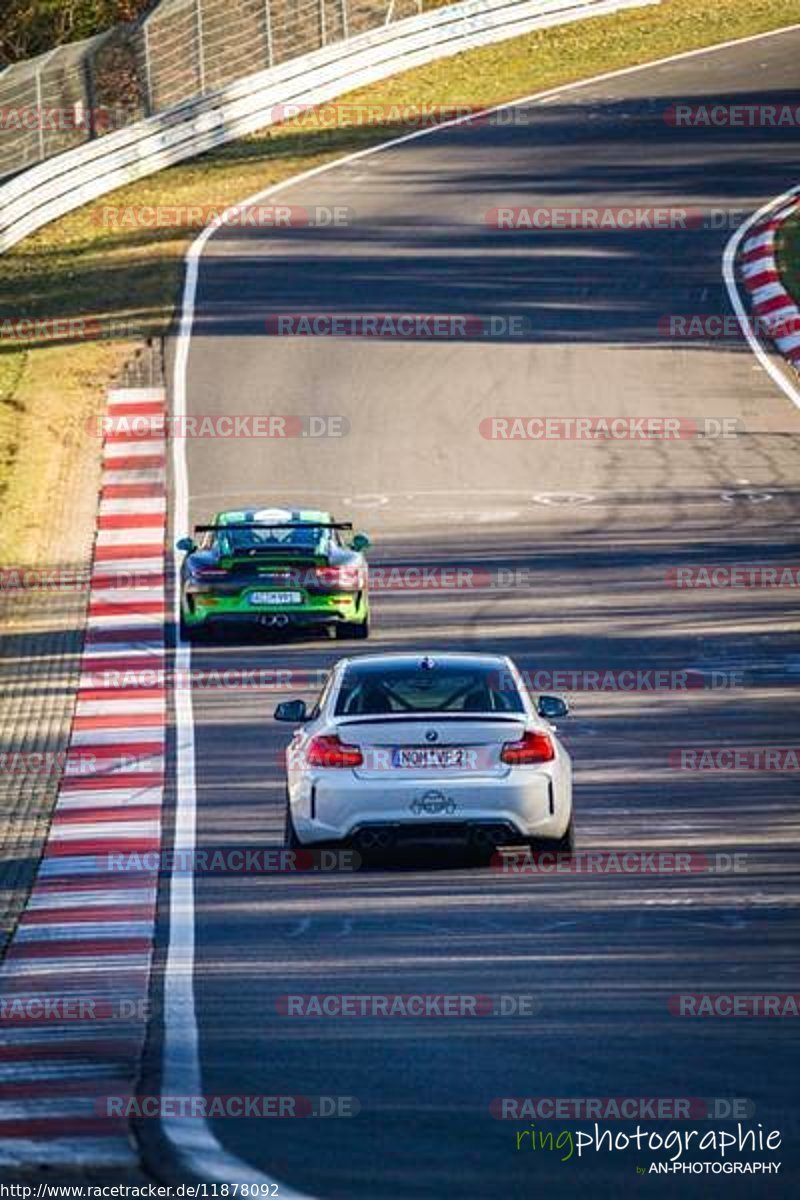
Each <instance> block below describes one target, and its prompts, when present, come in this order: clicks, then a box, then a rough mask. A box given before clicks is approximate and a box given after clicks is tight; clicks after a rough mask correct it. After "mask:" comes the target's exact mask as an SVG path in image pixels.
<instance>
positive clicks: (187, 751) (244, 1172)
mask: <svg viewBox="0 0 800 1200" xmlns="http://www.w3.org/2000/svg"><path fill="white" fill-rule="evenodd" d="M797 29H800V24H794V25H787V26H784V27H783V28H781V29H774V30H769V31H768V32H767V33H759V34H755V35H752V36H750V37H744V38H736V39H734V40H732V41H728V42H719V43H717V45H715V46H704V47H702V48H700V49H698V50H688V51H684V52H683V53H682V54H673V55H669V56H668V57H666V58H662V59H656V60H655V61H653V62H649V63H640V64H638V65H637V66H634V67H624V68H622V69H621V70H617V71H607V72H605V73H603V74H602V75H594V76H591V77H590V78H589V79H584V80H581V81H580V82H578V83H575V84H572V85H570V86H569V87H568V88H565V87H564V86H563V84H562V85H561V86H560V87H558V88H553V89H552V90H549V91H544V92H534V93H532V94H531V95H529V96H521V97H518V98H517V99H516V100H513V101H507V102H505V103H503V104H497V105H493V106H492V107H490V108H486V109H483V110H481V111H480V112H477V113H470V114H467V115H466V116H463V117H457V118H456V119H454V120H452V121H443V122H441V123H439V124H437V125H434V126H431V127H430V128H425V129H417V130H414V131H413V132H412V133H407V134H403V135H402V136H401V137H398V138H392V139H391V140H390V141H388V142H381V143H379V144H378V145H375V146H368V147H366V148H365V149H364V150H358V151H356V152H355V153H353V154H348V155H345V156H344V157H343V158H340V159H336V160H335V161H334V162H330V163H325V164H323V165H322V166H320V167H313V168H311V170H308V171H303V172H301V173H300V174H299V175H295V176H293V177H292V178H291V179H286V180H284V181H283V182H282V183H279V184H275V185H274V186H272V187H269V188H266V189H264V190H263V191H260V192H256V193H255V194H254V195H252V196H250V197H248V198H247V199H245V200H240V201H238V202H237V203H236V204H233V205H231V206H230V209H228V210H226V211H225V212H223V213H221V214H220V215H219V216H218V217H217V218H216V219H215V220H214V221H213V222H212V223H211V224H210V225H208V226H207V227H206V228H205V229H204V230H203V231H202V232H201V233H200V234H198V236H197V237H196V238H195V240H194V241H193V242H192V244H191V246H190V247H189V249H188V250H187V251H186V256H185V262H186V277H185V279H184V285H183V296H182V300H181V319H180V325H179V329H178V334H177V337H176V354H175V362H174V370H173V411H172V416H173V417H174V418H175V419H180V418H183V417H185V416H186V410H187V405H186V386H187V367H188V360H189V346H190V343H191V337H192V326H193V324H194V313H195V303H196V298H197V279H198V273H199V264H200V258H201V256H202V253H203V250H204V249H205V246H206V243H207V242H208V241H209V239H210V238H211V237H212V235H213V234H214V233H216V231H217V230H218V229H220V228H222V227H223V225H224V224H225V223H226V218H227V213H228V212H231V211H236V210H238V209H240V208H242V207H247V206H250V205H253V204H257V203H260V202H261V201H262V200H264V199H266V198H267V197H269V196H274V195H277V194H278V193H279V192H283V191H285V190H287V189H288V188H291V187H296V186H297V185H298V184H300V183H304V182H305V181H307V180H309V179H313V178H315V177H317V176H318V175H322V174H323V173H325V172H328V171H332V170H335V169H337V168H341V167H344V166H349V164H350V163H353V162H357V161H358V160H359V159H362V158H367V157H369V156H370V155H373V154H379V153H381V152H383V151H384V150H389V149H392V148H393V147H395V146H400V145H403V144H405V143H406V142H411V141H415V140H416V139H417V138H422V137H429V136H431V135H432V134H434V133H438V132H441V131H442V130H444V129H452V128H455V127H456V126H459V125H463V124H466V123H468V122H472V121H475V120H476V119H478V118H484V117H486V116H489V115H491V114H492V113H495V112H503V111H506V110H508V109H510V108H514V107H516V106H517V105H520V104H532V103H534V102H537V101H538V102H539V103H544V102H545V101H546V100H547V99H548V98H552V99H556V98H557V97H558V96H559V95H562V96H563V95H564V94H566V92H574V91H578V90H580V89H581V88H583V87H587V86H589V85H591V84H594V83H602V82H603V81H605V80H608V79H618V78H621V77H622V76H628V75H635V74H637V73H638V72H642V71H647V70H652V69H653V68H654V67H655V68H657V67H660V66H664V65H666V64H668V63H673V62H679V61H683V60H685V59H691V58H697V57H699V56H700V55H704V54H713V53H715V52H718V51H720V50H726V49H730V48H731V47H734V46H741V45H745V44H747V43H750V42H755V41H763V40H765V39H767V38H770V37H776V36H779V35H782V34H786V33H789V32H792V31H794V30H797ZM185 451H186V446H185V439H180V438H175V439H174V441H173V443H172V464H173V475H174V491H175V527H176V528H177V529H187V528H188V526H189V482H188V466H187V459H186V453H185ZM173 558H174V567H175V572H176V576H177V573H178V571H179V568H180V559H181V556H180V553H179V552H178V551H177V550H173ZM175 592H176V594H175V597H174V618H175V627H176V628H178V623H179V616H180V597H179V595H178V593H177V589H175ZM190 665H191V657H190V646H189V644H188V643H187V642H183V641H181V640H179V641H178V645H177V649H176V654H175V669H176V672H181V671H184V672H188V670H189V669H190ZM184 677H187V678H188V675H186V676H184ZM175 724H176V729H177V739H176V741H177V744H176V812H175V833H174V843H175V848H176V849H180V850H182V851H183V850H187V851H188V852H189V853H193V851H194V847H195V842H196V809H197V796H196V779H195V749H194V742H195V731H194V712H193V705H192V696H191V689H189V688H179V689H178V690H177V692H176V697H175ZM180 857H181V855H179V854H176V855H175V859H176V862H177V860H178V859H179V858H180ZM169 914H170V915H169V932H168V949H167V961H166V967H165V979H164V1041H163V1049H162V1080H161V1086H162V1092H163V1093H164V1094H175V1095H178V1094H190V1095H192V1094H200V1093H201V1083H202V1077H201V1068H200V1056H199V1050H200V1044H199V1030H198V1025H197V1012H196V1008H195V998H194V977H193V976H194V946H195V928H194V878H193V875H192V874H191V873H190V872H188V871H178V870H177V869H176V868H175V867H173V871H172V875H171V879H170V905H169ZM162 1128H163V1130H164V1134H165V1136H166V1138H167V1139H168V1141H169V1142H171V1144H172V1145H173V1147H174V1148H175V1151H176V1153H177V1156H178V1158H179V1160H180V1161H181V1162H182V1163H183V1164H184V1165H185V1166H186V1167H187V1168H188V1169H190V1170H192V1171H194V1172H195V1173H197V1174H199V1175H200V1177H201V1178H204V1177H207V1178H208V1179H209V1180H221V1181H223V1182H226V1183H233V1182H237V1181H241V1182H243V1183H266V1184H269V1185H274V1183H275V1180H273V1179H271V1178H270V1177H269V1176H267V1175H264V1174H263V1173H262V1172H259V1171H257V1170H256V1168H255V1167H251V1166H249V1165H248V1164H247V1163H246V1162H244V1161H243V1160H242V1159H240V1158H237V1157H236V1155H233V1154H230V1153H229V1152H228V1151H226V1150H225V1149H224V1148H223V1146H222V1145H221V1144H220V1142H219V1141H218V1140H217V1138H216V1137H215V1136H214V1134H213V1133H212V1132H211V1129H210V1127H209V1125H208V1123H207V1122H206V1121H205V1120H201V1119H199V1118H196V1119H194V1120H193V1121H192V1120H190V1119H188V1118H180V1117H165V1118H163V1120H162ZM280 1190H281V1195H282V1197H283V1200H313V1198H312V1197H309V1196H307V1195H303V1194H301V1193H298V1192H295V1191H293V1190H292V1189H290V1188H287V1187H286V1185H284V1184H281V1185H280Z"/></svg>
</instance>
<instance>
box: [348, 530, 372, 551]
mask: <svg viewBox="0 0 800 1200" xmlns="http://www.w3.org/2000/svg"><path fill="white" fill-rule="evenodd" d="M350 545H351V546H352V548H353V549H354V550H355V551H356V553H358V554H360V553H361V551H362V550H369V548H370V546H371V545H372V542H371V541H370V540H369V538H368V537H367V535H366V534H365V533H357V534H356V536H355V537H354V538H353V540H352V542H351V543H350Z"/></svg>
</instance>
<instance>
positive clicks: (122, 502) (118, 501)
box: [100, 496, 167, 517]
mask: <svg viewBox="0 0 800 1200" xmlns="http://www.w3.org/2000/svg"><path fill="white" fill-rule="evenodd" d="M166 509H167V502H166V500H165V499H164V497H163V496H120V497H111V498H110V499H108V500H101V501H100V516H101V517H105V516H107V515H108V514H109V513H161V512H166Z"/></svg>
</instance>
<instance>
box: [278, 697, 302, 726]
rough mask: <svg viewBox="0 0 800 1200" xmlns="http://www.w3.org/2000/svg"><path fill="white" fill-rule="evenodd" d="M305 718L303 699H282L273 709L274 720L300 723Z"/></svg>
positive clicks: (294, 723)
mask: <svg viewBox="0 0 800 1200" xmlns="http://www.w3.org/2000/svg"><path fill="white" fill-rule="evenodd" d="M307 719H308V713H307V712H306V702H305V700H284V701H283V702H282V703H281V704H279V705H278V707H277V708H276V709H275V720H276V721H291V723H292V724H293V725H302V724H303V722H304V721H305V720H307Z"/></svg>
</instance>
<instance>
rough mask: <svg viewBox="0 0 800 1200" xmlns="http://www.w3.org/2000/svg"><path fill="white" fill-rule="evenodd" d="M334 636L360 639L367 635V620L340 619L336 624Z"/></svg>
mask: <svg viewBox="0 0 800 1200" xmlns="http://www.w3.org/2000/svg"><path fill="white" fill-rule="evenodd" d="M336 637H337V639H339V640H340V641H341V639H342V638H353V639H359V640H360V639H362V638H368V637H369V621H342V622H341V624H339V625H337V626H336Z"/></svg>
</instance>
